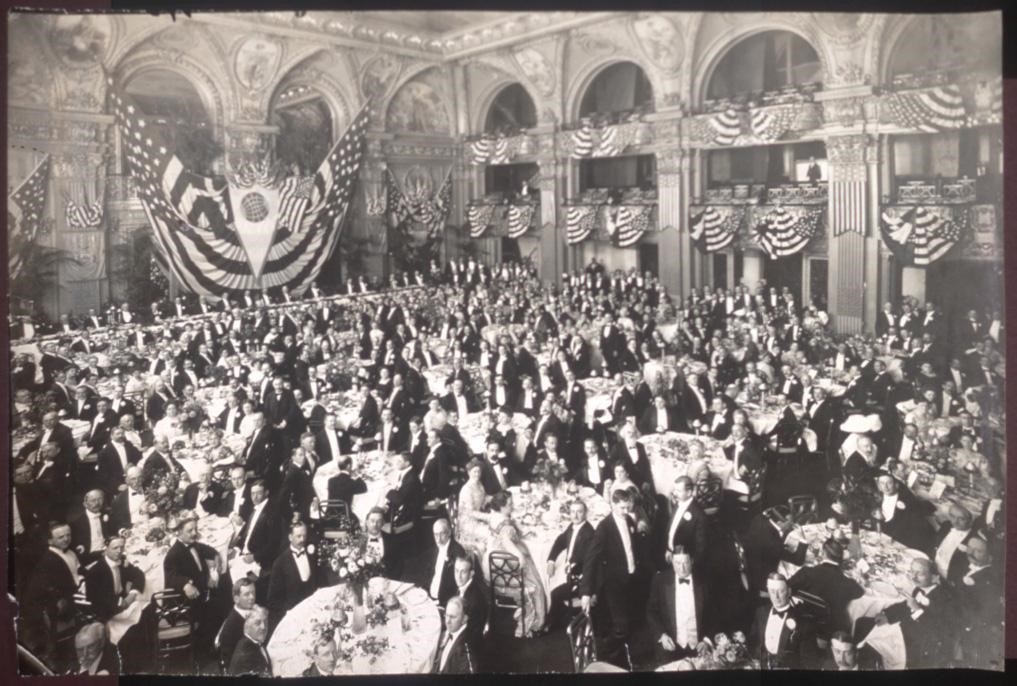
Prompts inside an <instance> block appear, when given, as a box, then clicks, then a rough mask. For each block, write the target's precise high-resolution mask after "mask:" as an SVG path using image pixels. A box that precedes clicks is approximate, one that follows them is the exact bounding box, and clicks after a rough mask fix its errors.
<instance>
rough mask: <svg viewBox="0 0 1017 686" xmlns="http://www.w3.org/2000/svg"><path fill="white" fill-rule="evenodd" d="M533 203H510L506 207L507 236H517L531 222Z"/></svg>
mask: <svg viewBox="0 0 1017 686" xmlns="http://www.w3.org/2000/svg"><path fill="white" fill-rule="evenodd" d="M535 209H536V206H535V205H512V206H511V207H509V209H508V215H507V216H508V237H509V238H519V237H520V236H522V235H523V234H524V233H526V232H527V231H529V229H530V224H532V223H533V215H534V210H535Z"/></svg>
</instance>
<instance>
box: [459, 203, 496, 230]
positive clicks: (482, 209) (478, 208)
mask: <svg viewBox="0 0 1017 686" xmlns="http://www.w3.org/2000/svg"><path fill="white" fill-rule="evenodd" d="M494 209H495V206H494V205H470V208H469V209H468V210H467V211H466V221H467V223H469V225H470V238H480V237H481V236H483V235H484V232H485V231H487V227H488V226H490V225H491V221H492V220H493V219H494Z"/></svg>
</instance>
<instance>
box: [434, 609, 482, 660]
mask: <svg viewBox="0 0 1017 686" xmlns="http://www.w3.org/2000/svg"><path fill="white" fill-rule="evenodd" d="M468 623H469V619H468V617H467V615H466V611H465V610H464V608H463V600H462V598H460V597H459V596H452V597H450V598H449V599H448V601H447V602H446V603H445V630H444V631H443V632H441V638H440V640H439V641H438V649H437V650H436V651H435V653H434V665H433V667H432V669H431V672H432V673H433V674H473V659H472V655H471V652H470V643H469V641H468V640H467V636H466V627H467V625H468Z"/></svg>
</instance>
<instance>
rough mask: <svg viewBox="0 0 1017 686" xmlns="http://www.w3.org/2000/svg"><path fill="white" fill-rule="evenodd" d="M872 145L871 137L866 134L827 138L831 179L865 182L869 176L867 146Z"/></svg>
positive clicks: (827, 154)
mask: <svg viewBox="0 0 1017 686" xmlns="http://www.w3.org/2000/svg"><path fill="white" fill-rule="evenodd" d="M870 145H871V141H870V138H869V137H868V136H866V135H851V136H831V137H829V138H827V139H826V157H827V159H828V160H829V162H830V180H831V181H835V182H836V181H842V182H850V183H859V182H861V183H864V182H865V180H866V178H867V176H866V175H867V169H866V163H867V160H866V155H867V154H868V153H867V148H868V147H869V146H870Z"/></svg>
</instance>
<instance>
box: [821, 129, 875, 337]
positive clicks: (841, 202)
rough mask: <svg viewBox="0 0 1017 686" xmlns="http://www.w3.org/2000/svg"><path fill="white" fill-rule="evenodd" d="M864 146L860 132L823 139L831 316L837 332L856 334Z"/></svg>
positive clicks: (864, 224) (864, 221) (864, 215)
mask: <svg viewBox="0 0 1017 686" xmlns="http://www.w3.org/2000/svg"><path fill="white" fill-rule="evenodd" d="M868 146H869V137H868V136H866V135H863V134H862V135H848V136H836V137H831V138H828V139H827V141H826V156H827V159H828V160H829V162H830V186H829V201H828V212H827V215H828V222H827V224H828V226H829V238H830V253H829V255H830V270H829V281H828V283H827V289H828V300H829V304H830V315H831V318H832V321H833V324H834V329H835V331H837V332H838V333H847V334H850V333H858V332H860V331H861V330H862V327H863V325H864V319H865V298H864V293H865V291H866V288H867V287H868V284H867V283H866V276H867V274H866V272H867V270H866V264H865V262H866V260H865V253H866V236H867V235H868V233H869V216H868V205H869V203H868V194H869V188H868V176H869V169H868V165H867V162H866V149H867V147H868ZM872 285H873V286H875V283H873V284H872Z"/></svg>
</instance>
